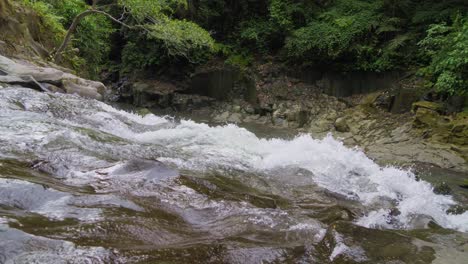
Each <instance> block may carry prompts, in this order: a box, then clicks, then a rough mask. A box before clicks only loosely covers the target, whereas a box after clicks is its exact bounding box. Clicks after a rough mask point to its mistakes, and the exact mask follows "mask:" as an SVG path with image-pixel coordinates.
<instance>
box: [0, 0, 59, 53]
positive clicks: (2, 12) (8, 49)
mask: <svg viewBox="0 0 468 264" xmlns="http://www.w3.org/2000/svg"><path fill="white" fill-rule="evenodd" d="M17 2H18V1H10V0H0V54H3V55H7V56H16V57H18V56H20V57H23V58H28V59H31V58H45V57H47V55H48V54H49V52H48V51H47V49H51V48H52V47H53V46H54V44H55V43H53V37H51V36H49V35H47V34H48V32H44V30H41V26H42V21H41V18H40V17H39V16H38V15H37V14H36V13H34V12H32V11H31V10H28V9H25V8H23V7H22V6H21V5H20V4H19V3H17Z"/></svg>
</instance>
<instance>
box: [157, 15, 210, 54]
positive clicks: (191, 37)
mask: <svg viewBox="0 0 468 264" xmlns="http://www.w3.org/2000/svg"><path fill="white" fill-rule="evenodd" d="M148 28H149V30H150V31H149V33H148V36H149V38H150V39H155V40H159V41H162V42H163V43H164V46H165V48H166V49H167V53H168V54H169V55H170V56H174V57H184V58H186V59H187V60H188V61H190V62H191V63H201V62H204V61H206V59H207V58H208V57H209V56H210V55H211V54H212V52H213V51H214V40H213V39H212V38H211V36H210V34H209V33H208V32H207V31H206V30H204V29H202V28H201V27H200V26H198V25H197V24H195V23H193V22H190V21H187V20H171V19H165V20H164V21H161V22H159V23H156V24H154V25H151V26H149V27H148Z"/></svg>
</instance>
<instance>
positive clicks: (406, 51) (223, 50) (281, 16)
mask: <svg viewBox="0 0 468 264" xmlns="http://www.w3.org/2000/svg"><path fill="white" fill-rule="evenodd" d="M19 1H22V2H23V3H24V4H25V5H28V6H30V7H32V8H33V9H35V10H36V11H37V12H38V13H39V14H40V15H41V16H42V17H43V21H44V24H45V27H46V28H44V30H47V31H49V32H53V34H54V36H55V38H54V39H55V41H56V43H57V46H59V45H60V43H61V42H62V40H63V39H64V37H65V35H66V31H67V29H68V28H69V27H70V25H71V24H72V22H73V19H74V18H75V17H76V16H77V15H78V14H80V13H82V12H84V11H86V10H89V9H95V10H99V11H100V12H104V13H105V14H108V15H111V16H112V17H114V18H115V20H117V21H112V19H109V16H106V15H102V14H100V13H95V14H93V15H90V16H86V17H85V18H84V19H83V20H82V21H81V22H80V23H79V25H78V27H77V29H76V32H74V34H73V37H72V41H71V45H68V46H67V48H66V49H65V50H64V52H63V56H64V57H65V58H67V59H68V60H70V61H71V62H73V66H74V67H75V68H76V69H83V68H85V69H86V71H87V73H88V74H89V76H94V77H96V76H97V75H98V73H99V72H101V71H102V70H104V69H105V70H107V71H119V72H121V73H125V72H130V71H135V70H148V69H151V70H156V71H159V70H163V69H166V68H170V67H174V66H176V68H179V69H180V68H182V67H183V68H184V69H190V68H191V67H193V66H196V65H199V64H203V63H205V62H207V61H208V60H210V59H211V58H215V57H216V58H221V59H223V60H225V61H226V63H229V64H232V65H235V66H238V67H241V68H246V67H249V66H251V65H252V64H253V63H254V62H255V61H257V60H268V59H269V60H274V61H275V62H277V63H284V64H288V65H295V66H302V67H321V68H329V69H333V70H339V71H374V72H383V71H391V70H414V71H417V72H418V73H419V74H421V75H423V76H425V77H426V78H427V80H428V86H431V87H434V88H436V89H437V90H439V91H444V92H448V93H450V94H466V93H468V81H467V80H468V78H466V76H468V15H467V14H468V4H467V2H466V1H465V0H445V1H424V0H352V1H351V0H159V1H158V0H97V1H94V3H93V1H90V0H88V1H85V0H67V1H63V0H19Z"/></svg>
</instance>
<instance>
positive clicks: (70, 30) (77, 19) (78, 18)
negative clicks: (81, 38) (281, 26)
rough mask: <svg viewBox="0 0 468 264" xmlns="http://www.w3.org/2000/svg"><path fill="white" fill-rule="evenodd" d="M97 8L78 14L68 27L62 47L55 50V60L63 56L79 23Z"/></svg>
mask: <svg viewBox="0 0 468 264" xmlns="http://www.w3.org/2000/svg"><path fill="white" fill-rule="evenodd" d="M95 12H96V10H86V11H84V12H82V13H80V14H79V15H77V16H76V17H75V18H74V19H73V22H72V24H71V26H70V28H68V31H67V35H66V36H65V38H64V39H63V42H62V44H61V45H60V47H59V48H58V49H57V50H56V51H55V55H54V61H58V60H60V59H61V58H62V52H63V51H64V50H65V48H66V47H67V46H68V43H69V42H70V40H71V38H72V36H73V33H75V30H76V28H77V27H78V25H79V24H80V22H81V20H82V19H83V18H85V17H86V16H88V15H91V14H93V13H95Z"/></svg>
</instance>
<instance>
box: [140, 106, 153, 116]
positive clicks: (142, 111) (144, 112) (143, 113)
mask: <svg viewBox="0 0 468 264" xmlns="http://www.w3.org/2000/svg"><path fill="white" fill-rule="evenodd" d="M137 114H138V115H140V116H142V117H145V116H147V115H149V114H152V112H151V111H150V110H149V109H148V108H140V109H138V110H137Z"/></svg>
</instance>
